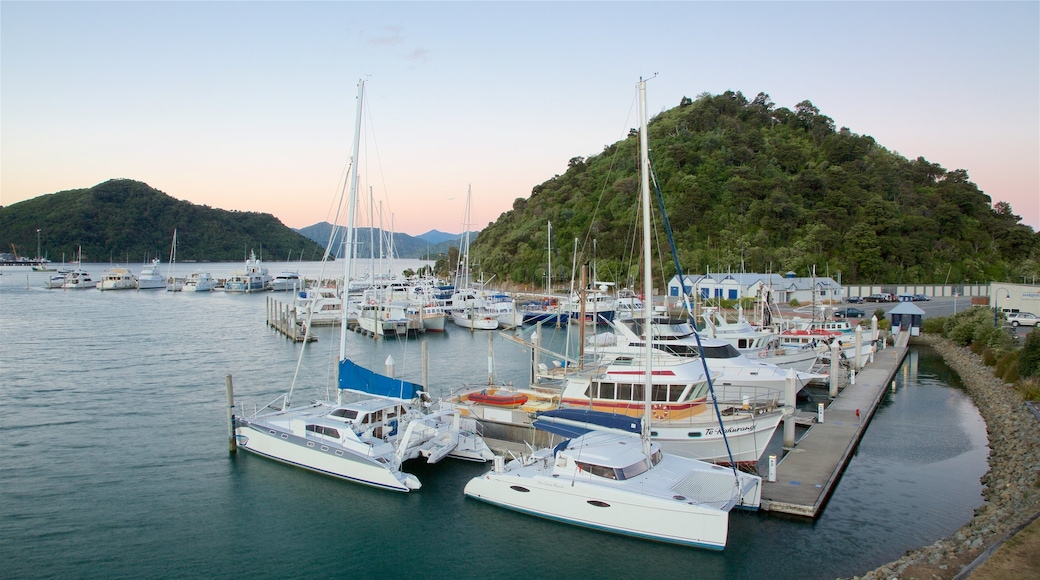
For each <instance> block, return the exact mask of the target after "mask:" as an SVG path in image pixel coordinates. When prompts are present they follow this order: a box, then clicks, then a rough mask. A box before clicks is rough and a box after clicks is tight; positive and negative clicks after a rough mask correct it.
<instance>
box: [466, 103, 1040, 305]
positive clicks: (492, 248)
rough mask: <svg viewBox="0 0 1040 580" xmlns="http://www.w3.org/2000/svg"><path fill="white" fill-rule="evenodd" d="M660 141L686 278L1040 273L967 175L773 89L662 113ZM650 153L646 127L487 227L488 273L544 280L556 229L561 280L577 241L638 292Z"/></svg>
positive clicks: (1038, 238)
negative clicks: (778, 102) (644, 166)
mask: <svg viewBox="0 0 1040 580" xmlns="http://www.w3.org/2000/svg"><path fill="white" fill-rule="evenodd" d="M649 142H650V149H651V158H652V163H653V168H654V173H655V176H656V183H655V186H656V187H659V188H660V191H661V194H662V196H663V199H664V205H665V208H666V210H667V214H668V217H669V219H670V223H671V228H672V231H673V232H674V238H675V244H676V246H677V249H678V254H679V256H680V263H681V265H682V268H683V271H684V272H685V273H693V274H697V273H704V272H705V271H706V270H710V271H712V272H720V271H741V270H743V271H749V272H751V271H757V272H779V273H783V272H786V271H794V272H797V273H799V275H802V276H807V275H809V269H810V268H811V267H813V266H815V267H816V269H817V271H818V272H820V273H823V272H824V271H826V272H827V273H829V274H830V275H831V276H835V274H836V273H838V272H841V274H842V280H843V282H846V283H881V282H885V283H902V284H907V283H942V282H944V281H946V280H949V281H951V282H953V281H958V282H960V281H966V280H967V281H972V280H1019V279H1021V277H1023V276H1027V277H1033V276H1037V275H1040V234H1037V233H1036V232H1034V231H1033V230H1032V228H1030V227H1028V226H1026V225H1023V224H1022V223H1021V218H1020V217H1019V216H1016V215H1014V213H1013V210H1012V208H1011V206H1010V205H1009V204H1007V203H1005V202H1001V201H998V202H997V203H996V204H995V205H994V204H993V202H992V200H991V199H990V197H989V196H987V195H986V194H985V193H983V192H982V191H980V190H979V189H978V187H977V186H976V185H975V184H974V183H972V182H971V181H970V179H969V177H968V173H967V171H965V170H963V169H956V170H947V169H944V168H943V167H941V166H939V165H938V164H936V163H931V162H929V161H927V160H926V159H925V158H923V157H918V158H917V159H913V160H909V159H906V158H904V157H902V156H901V155H899V154H898V153H896V152H892V151H889V150H887V149H885V148H884V147H883V146H882V145H881V144H879V143H877V142H876V141H875V140H874V139H873V138H871V137H869V136H866V135H858V134H856V133H853V132H852V131H850V130H849V129H848V128H844V127H843V128H841V129H835V126H834V122H833V120H832V119H830V118H829V117H827V116H825V115H823V114H821V112H820V111H819V110H818V109H817V108H816V107H814V106H813V104H812V103H811V102H809V101H803V102H801V103H798V105H796V106H795V109H794V110H793V111H792V110H790V109H787V108H784V107H776V106H775V105H774V103H773V102H772V101H771V100H770V97H769V95H766V94H764V93H759V94H758V96H756V97H755V98H754V99H752V100H748V99H747V98H745V96H744V95H742V94H741V93H739V92H726V93H724V94H721V95H715V96H713V95H709V94H703V95H700V96H699V97H697V99H696V100H691V99H689V98H683V99H682V102H681V103H679V105H678V106H677V107H674V108H672V109H669V110H666V111H663V112H662V113H660V114H658V115H657V116H655V117H654V118H653V119H652V120H651V122H650V124H649ZM638 157H639V152H638V134H637V130H635V129H633V130H631V131H630V133H629V135H628V136H627V138H625V139H623V140H621V141H618V142H617V143H613V144H610V145H608V146H606V148H605V149H604V151H603V152H602V153H600V154H597V155H594V156H591V157H589V158H587V159H586V158H582V157H574V158H573V159H571V160H570V163H569V167H568V169H567V171H566V172H565V173H564V174H563V175H557V176H555V177H553V178H552V179H550V180H548V181H546V182H545V183H542V184H540V185H537V186H535V187H534V189H533V191H532V194H531V196H530V198H528V199H522V198H519V199H517V200H516V201H515V202H514V203H513V208H512V210H510V211H507V212H505V213H503V214H502V215H501V216H500V217H499V219H498V220H496V221H495V222H494V223H492V224H491V225H490V226H488V228H486V229H485V230H484V231H483V232H482V234H481V237H480V240H479V241H478V242H477V243H476V244H475V245H474V249H473V252H472V255H473V258H474V261H476V262H478V263H479V264H480V269H481V270H482V271H483V272H484V273H485V275H488V274H496V275H497V276H498V278H499V279H508V280H512V281H514V282H517V283H524V284H534V285H535V286H537V285H539V284H541V283H542V280H543V277H544V276H545V274H546V264H547V262H548V257H547V256H548V251H549V249H548V246H549V242H548V240H547V233H548V230H549V228H548V223H549V222H551V223H552V238H553V242H552V252H553V258H552V264H553V273H552V275H553V279H554V280H558V281H559V280H561V279H566V280H569V279H570V276H571V265H572V263H573V262H574V261H575V259H574V248H575V246H577V248H578V256H577V260H576V261H577V262H578V263H584V262H592V261H594V262H595V264H596V267H597V271H598V277H599V279H601V280H605V281H608V280H609V281H617V282H619V283H623V284H624V283H631V280H632V278H633V276H632V273H633V272H634V271H636V268H637V267H638V265H637V264H635V263H634V261H633V260H632V259H631V256H633V250H634V247H635V241H634V240H637V239H638V235H639V234H638V232H637V227H636V225H637V223H638V222H637V210H638V198H639V195H638V188H639V167H638V165H639V163H638ZM655 206H656V204H655ZM653 219H654V223H655V231H656V238H655V240H657V241H656V242H655V243H656V244H657V245H658V248H655V252H658V251H659V252H660V253H661V256H662V259H661V260H659V264H658V265H659V266H660V267H659V268H658V267H657V266H658V265H655V271H656V272H657V273H656V276H657V278H658V281H657V282H656V283H657V284H662V283H663V281H664V280H667V279H668V278H670V277H671V276H672V275H673V274H674V273H675V268H674V266H673V265H672V260H671V257H670V253H669V251H668V242H667V239H666V238H665V236H664V228H662V227H661V223H662V222H661V218H660V214H659V213H658V210H656V209H655V216H654V218H653ZM575 240H577V244H575ZM635 254H636V255H638V252H635ZM655 259H656V258H655Z"/></svg>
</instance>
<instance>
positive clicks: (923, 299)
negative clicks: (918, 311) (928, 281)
mask: <svg viewBox="0 0 1040 580" xmlns="http://www.w3.org/2000/svg"><path fill="white" fill-rule="evenodd" d="M929 300H931V298H929V297H927V296H925V295H924V294H914V302H928V301H929Z"/></svg>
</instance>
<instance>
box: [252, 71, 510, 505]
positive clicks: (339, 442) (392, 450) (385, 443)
mask: <svg viewBox="0 0 1040 580" xmlns="http://www.w3.org/2000/svg"><path fill="white" fill-rule="evenodd" d="M357 98H358V109H357V118H356V123H357V125H356V128H355V134H354V153H353V156H352V158H351V174H350V176H349V179H350V188H349V198H348V201H347V208H348V211H347V214H348V217H347V225H346V233H345V236H343V239H344V240H345V242H344V247H345V248H351V247H353V241H354V227H353V223H354V207H355V199H356V189H357V167H358V149H359V141H360V124H361V107H362V102H363V99H364V83H363V82H361V83H359V84H358V97H357ZM346 255H347V259H345V260H344V264H345V266H344V269H345V272H344V278H343V279H344V280H349V279H350V274H351V271H350V270H351V262H352V261H353V260H351V259H350V257H349V253H347V254H346ZM343 317H344V318H345V317H346V311H345V310H343ZM308 327H309V325H308ZM341 329H342V330H341V335H340V352H339V365H338V387H339V389H338V391H339V392H338V396H337V401H336V402H328V401H313V402H310V403H307V404H305V405H300V406H296V405H293V404H291V396H292V389H290V390H289V392H288V393H286V394H284V395H281V396H279V397H278V398H277V399H275V401H274V402H272V403H270V404H268V405H267V406H265V407H264V408H263V410H262V412H260V413H254V414H253V415H252V416H250V417H245V418H238V419H236V421H235V437H236V441H237V444H238V446H239V447H241V448H243V449H245V450H247V451H250V452H253V453H256V454H258V455H262V456H264V457H268V458H270V459H274V460H276V461H281V462H283V463H287V464H290V465H295V466H298V467H302V468H305V469H309V470H311V471H316V472H319V473H323V474H326V475H331V476H334V477H338V478H342V479H346V480H350V481H354V482H357V483H362V484H365V485H370V486H373V487H380V488H384V489H390V490H394V491H402V492H407V491H411V490H416V489H419V488H420V486H421V483H420V482H419V480H418V479H417V478H416V477H415V476H413V475H411V474H408V473H405V472H404V471H402V464H403V463H404V462H405V461H407V460H409V459H416V458H420V457H424V458H426V460H427V462H429V463H435V462H437V461H439V460H441V459H442V458H444V457H456V458H460V459H468V460H473V461H487V460H489V459H491V458H492V457H493V456H494V455H493V454H492V452H491V450H490V449H489V448H488V447H487V445H486V444H485V443H484V440H483V439H482V438H481V437H480V436H479V435H477V434H476V432H475V428H476V425H475V422H474V421H473V420H472V419H464V418H463V417H462V416H461V414H460V413H459V412H458V411H455V410H447V411H445V410H442V411H437V412H429V410H428V406H427V405H426V404H424V402H423V400H424V398H425V393H424V392H423V391H422V387H421V386H420V385H418V384H415V383H410V382H407V381H402V380H399V379H394V378H392V377H388V376H383V375H379V374H377V373H374V372H372V371H369V370H367V369H364V368H362V367H360V366H358V365H357V364H355V363H354V362H352V361H350V360H348V359H347V358H346V354H345V352H346V335H347V324H346V321H345V320H343V321H342V324H341ZM304 344H306V342H305V343H304ZM301 360H302V352H301ZM344 393H353V394H360V395H362V396H363V398H361V399H360V400H358V401H356V402H344V401H343V398H344V397H343V394H344Z"/></svg>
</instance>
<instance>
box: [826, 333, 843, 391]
mask: <svg viewBox="0 0 1040 580" xmlns="http://www.w3.org/2000/svg"><path fill="white" fill-rule="evenodd" d="M840 354H841V344H839V343H838V341H836V340H835V341H834V342H832V343H831V377H830V378H831V381H830V387H831V388H830V393H828V394H829V395H830V396H831V398H832V399H833V398H835V397H837V396H838V380H839V379H840V377H839V376H838V373H839V372H841V361H840V360H838V356H840Z"/></svg>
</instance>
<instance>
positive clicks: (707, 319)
mask: <svg viewBox="0 0 1040 580" xmlns="http://www.w3.org/2000/svg"><path fill="white" fill-rule="evenodd" d="M702 318H703V319H704V324H705V328H704V332H705V334H706V335H708V336H710V337H712V338H717V339H719V340H725V341H726V342H728V343H730V344H731V345H733V347H734V348H736V349H737V350H739V351H740V352H742V353H743V354H744V355H745V356H747V357H748V358H749V359H752V360H758V361H760V362H767V363H771V364H775V365H776V366H778V367H780V368H785V369H794V370H796V371H800V372H804V373H807V372H810V371H811V370H812V369H813V368H814V367H815V366H816V364H817V362H818V360H819V353H818V352H817V351H816V350H814V349H812V348H802V347H795V346H790V345H788V346H784V345H781V344H780V340H779V336H778V335H777V334H776V333H775V332H770V331H768V330H759V329H756V328H755V327H753V326H752V325H751V323H750V322H748V321H747V320H746V319H744V318H743V317H741V318H740V319H739V320H738V321H737V322H729V321H727V320H725V319H724V318H723V317H722V315H721V313H719V312H718V311H714V312H711V311H709V312H705V313H704V314H703V316H702Z"/></svg>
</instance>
